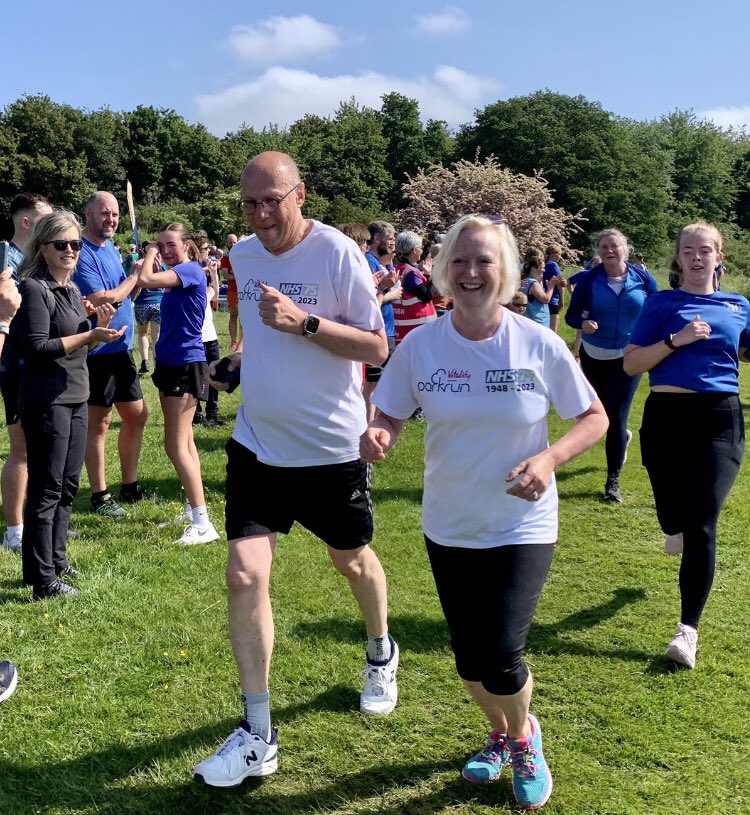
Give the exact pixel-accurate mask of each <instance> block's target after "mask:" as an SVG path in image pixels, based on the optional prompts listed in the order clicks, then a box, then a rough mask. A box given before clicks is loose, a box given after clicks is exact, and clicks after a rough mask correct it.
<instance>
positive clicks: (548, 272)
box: [542, 260, 562, 306]
mask: <svg viewBox="0 0 750 815" xmlns="http://www.w3.org/2000/svg"><path fill="white" fill-rule="evenodd" d="M561 275H562V271H561V270H560V267H559V266H558V265H557V263H555V261H554V260H548V261H547V262H546V263H545V264H544V274H543V275H542V283H544V290H545V291H547V290H548V289H549V286H548V285H547V283H548V281H550V280H552V278H553V277H559V276H561ZM549 304H550V305H551V306H559V305H560V289H558V288H557V286H555V293H554V294H553V295H552V297H551V298H550V301H549Z"/></svg>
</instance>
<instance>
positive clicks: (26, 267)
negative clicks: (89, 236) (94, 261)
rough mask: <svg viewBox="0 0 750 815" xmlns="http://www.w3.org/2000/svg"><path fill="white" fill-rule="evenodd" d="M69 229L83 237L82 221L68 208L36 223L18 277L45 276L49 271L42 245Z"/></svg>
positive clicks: (22, 278) (44, 217)
mask: <svg viewBox="0 0 750 815" xmlns="http://www.w3.org/2000/svg"><path fill="white" fill-rule="evenodd" d="M68 229H75V230H76V231H77V232H78V237H79V238H80V237H81V224H80V221H79V220H78V218H76V216H75V215H74V213H72V212H70V211H69V210H67V209H55V210H53V211H52V212H50V213H49V215H44V216H42V217H41V218H40V219H39V220H38V221H37V222H36V224H34V230H33V232H32V233H31V237H30V238H29V243H28V245H27V247H26V253H25V257H24V260H23V263H22V264H21V268H20V269H19V270H18V277H19V278H20V279H21V280H25V279H26V278H27V277H44V275H45V274H46V272H47V261H46V260H45V259H44V255H43V254H42V252H41V249H42V246H44V244H45V243H50V242H51V241H53V240H55V239H56V238H57V236H58V235H59V234H60V233H61V232H67V231H68Z"/></svg>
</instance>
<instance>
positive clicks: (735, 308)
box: [724, 303, 742, 314]
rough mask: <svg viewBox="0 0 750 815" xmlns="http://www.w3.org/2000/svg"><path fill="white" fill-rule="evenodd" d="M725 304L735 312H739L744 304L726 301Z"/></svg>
mask: <svg viewBox="0 0 750 815" xmlns="http://www.w3.org/2000/svg"><path fill="white" fill-rule="evenodd" d="M724 305H725V306H726V307H727V308H728V309H729V310H730V311H732V312H734V313H735V314H739V313H740V312H741V311H742V306H741V305H740V304H739V303H724Z"/></svg>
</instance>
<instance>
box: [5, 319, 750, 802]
mask: <svg viewBox="0 0 750 815" xmlns="http://www.w3.org/2000/svg"><path fill="white" fill-rule="evenodd" d="M220 320H221V321H222V322H221V328H222V330H223V332H224V336H223V347H226V346H227V342H226V324H225V317H224V316H222V317H221V318H220ZM748 382H749V380H748V373H747V372H743V376H742V385H743V388H744V389H746V388H747V386H748ZM144 387H145V390H146V393H147V397H148V401H149V406H150V408H151V420H150V422H149V426H148V430H147V438H146V445H145V448H144V453H143V458H142V462H143V467H142V471H143V481H144V482H145V483H146V484H147V485H148V486H150V487H152V488H153V489H155V490H156V493H157V495H156V497H155V498H154V499H152V500H149V501H146V502H144V503H143V504H141V505H139V506H137V507H136V508H135V509H134V510H133V511H132V513H131V515H130V517H128V518H127V519H126V520H124V521H122V522H119V523H118V522H115V521H110V520H105V519H100V518H98V517H95V516H92V515H90V514H88V513H87V512H86V506H87V504H88V498H89V492H88V489H87V486H86V481H85V477H84V486H83V487H82V490H81V494H80V496H79V499H78V502H77V505H76V510H77V511H76V513H75V515H74V526H75V528H76V529H77V530H78V531H79V533H80V537H79V538H78V539H77V540H76V541H74V542H72V543H71V545H70V552H71V556H72V559H73V561H74V563H75V564H76V565H77V566H79V567H80V568H81V569H82V571H83V572H84V575H85V576H84V577H83V578H82V580H81V581H80V587H81V589H82V592H83V594H82V596H81V597H80V598H79V599H77V600H73V601H67V600H63V601H48V602H44V603H34V604H32V603H30V602H28V599H29V594H30V592H29V590H28V589H26V588H24V587H22V586H21V584H20V580H19V572H20V564H19V560H18V559H17V558H16V557H15V556H12V555H10V554H8V553H0V554H2V557H0V606H1V609H0V658H5V657H9V658H12V659H14V660H15V661H16V662H17V664H18V666H19V670H20V674H21V681H20V684H19V688H18V690H17V692H16V694H15V696H14V697H13V698H12V699H11V700H9V701H8V702H7V703H5V704H3V705H2V706H0V733H2V737H1V738H0V806H1V807H2V809H3V810H4V811H5V812H8V813H13V815H26V813H34V812H45V813H56V814H57V813H60V814H61V815H62V814H63V813H65V814H66V815H67V814H68V813H159V815H164V813H178V812H179V813H244V812H253V813H280V814H282V813H283V815H291V814H292V813H302V812H313V813H337V815H349V813H387V814H388V815H412V814H414V815H427V814H428V813H429V814H430V815H432V813H466V814H468V813H472V814H473V813H490V812H503V811H508V812H512V811H516V810H517V808H516V806H515V805H514V803H513V798H512V794H511V792H510V785H509V779H505V780H501V781H500V782H499V783H498V784H495V785H492V786H491V787H489V788H479V787H476V786H473V785H470V784H467V783H465V782H464V781H463V780H462V779H461V778H460V775H459V771H460V768H461V766H462V763H463V761H464V760H465V758H466V756H467V755H468V754H469V753H470V752H472V751H473V750H475V749H476V748H477V747H478V746H479V745H480V744H481V742H482V741H483V739H484V737H485V733H486V725H485V723H484V721H483V718H482V715H481V714H480V713H479V711H478V710H477V709H476V708H475V707H474V706H473V705H472V704H471V703H470V702H469V701H468V699H467V697H466V695H465V694H464V692H463V689H462V687H461V685H460V683H459V681H458V679H457V676H456V674H455V670H454V667H453V663H452V658H451V654H450V651H449V647H448V638H447V631H446V628H445V624H444V622H443V618H442V615H441V612H440V609H439V606H438V602H437V599H436V597H435V592H434V588H433V585H432V581H431V577H430V573H429V570H428V566H427V561H426V556H425V553H424V551H423V544H422V538H421V534H420V527H419V519H420V505H419V502H420V497H421V478H422V476H421V472H422V470H421V459H422V446H421V436H422V432H423V428H422V426H421V425H420V424H418V423H409V425H408V427H407V430H406V432H405V434H404V437H403V439H402V441H401V443H400V445H399V446H398V448H397V449H396V450H394V451H393V453H392V455H391V456H390V459H389V461H388V462H386V463H385V464H383V465H381V466H379V467H377V468H376V472H375V481H374V499H375V511H376V523H377V533H376V544H375V545H376V548H377V551H378V553H379V555H380V557H381V559H382V561H383V564H384V566H385V569H386V572H387V574H388V578H389V594H390V607H391V630H392V632H393V633H394V635H395V636H396V637H397V639H398V640H399V643H400V645H401V653H402V667H401V671H400V675H399V679H400V702H399V706H398V708H397V710H396V711H395V713H394V714H393V715H392V716H390V717H388V718H384V719H375V720H373V719H367V718H364V717H362V716H360V715H359V713H358V712H357V700H358V694H359V690H360V681H361V680H360V679H359V678H358V677H357V672H358V670H359V669H360V667H361V665H362V661H363V642H364V629H363V626H362V623H361V621H360V619H359V617H358V614H357V611H356V608H355V604H354V601H353V599H352V597H351V595H350V593H349V591H348V589H347V586H346V585H345V583H344V581H343V580H342V579H340V578H339V577H337V576H336V575H335V574H334V573H333V570H332V569H331V567H330V565H329V564H328V562H327V558H326V556H325V553H324V551H323V547H322V545H321V544H320V543H319V542H318V541H316V540H315V539H314V538H313V537H312V536H311V535H309V534H308V533H306V532H305V531H304V530H302V529H300V528H297V527H295V528H294V530H293V531H292V534H290V535H289V536H288V537H287V538H284V539H282V541H281V543H280V546H279V548H278V553H277V562H276V565H275V572H274V578H273V602H274V610H275V615H276V623H277V639H276V651H275V655H274V662H273V667H272V707H273V714H274V721H275V723H276V724H277V725H278V726H279V730H280V736H279V740H280V745H281V753H280V769H279V772H278V773H277V774H276V775H274V776H271V777H270V778H268V779H266V780H264V781H262V782H253V781H249V782H247V783H246V784H245V785H244V786H243V787H242V788H240V789H238V790H227V791H220V790H212V789H208V788H205V787H201V786H198V785H196V784H195V783H194V782H193V781H192V780H191V772H190V771H191V768H192V765H193V764H194V763H195V762H196V761H198V760H200V759H202V758H203V757H205V756H206V755H207V754H208V753H209V752H211V751H212V750H213V749H214V748H215V746H216V745H217V744H218V743H219V742H220V741H221V740H222V739H223V738H224V737H225V736H226V735H227V734H228V732H229V731H230V730H231V729H232V728H233V727H234V726H235V723H236V720H237V718H238V715H239V698H238V688H237V681H236V675H235V669H234V664H233V661H232V656H231V652H230V648H229V644H228V641H227V633H226V623H225V613H226V612H225V606H226V601H225V591H224V587H223V570H224V561H225V547H224V546H222V545H221V544H216V545H209V546H203V547H179V546H175V545H174V544H173V543H172V541H173V539H174V538H175V537H176V534H175V529H171V530H158V529H157V528H156V523H157V522H158V521H160V520H164V519H168V518H170V517H172V516H173V515H175V514H176V513H177V512H178V511H179V508H180V505H181V495H180V490H179V486H178V483H177V479H176V477H175V476H174V473H173V471H172V469H171V467H170V465H169V464H168V462H167V460H166V458H165V456H164V454H163V452H162V449H161V430H162V423H161V415H160V412H159V408H158V403H157V400H156V394H155V390H154V388H153V385H152V384H151V383H150V381H144ZM644 396H645V386H644V385H642V386H641V389H640V391H639V394H638V397H637V401H636V404H635V406H634V409H633V413H632V419H631V426H632V427H633V429H634V430H637V428H638V425H639V421H640V415H641V411H642V405H643V398H644ZM237 403H238V394H235V395H233V396H231V397H226V396H222V399H221V402H220V408H221V411H222V414H223V415H224V416H225V417H226V418H230V417H231V416H232V415H233V413H234V411H235V410H236V406H237ZM550 424H551V432H552V435H553V436H556V435H557V434H559V433H560V432H562V430H563V423H562V422H560V421H559V420H557V418H555V417H552V418H551V422H550ZM230 428H231V425H228V426H227V428H225V429H221V430H216V429H214V430H203V429H199V430H198V431H197V434H196V435H197V444H198V448H199V450H200V452H201V459H202V464H203V472H204V480H205V484H206V487H207V494H208V499H209V504H210V510H211V513H212V516H213V518H214V520H215V521H217V522H221V521H222V517H223V516H222V485H223V468H224V453H223V444H224V442H225V439H226V438H227V436H228V435H229V432H230ZM110 435H111V438H109V439H108V444H109V449H110V451H111V453H112V459H111V460H112V464H111V466H110V467H109V476H110V484H111V486H113V487H119V481H118V478H119V476H118V472H117V465H116V459H115V457H114V442H115V438H114V433H112V434H110ZM674 443H675V445H677V444H690V439H680V438H675V439H674ZM3 453H4V451H3ZM603 459H604V455H603V449H602V445H601V444H599V445H597V446H596V447H595V448H594V449H593V450H592V451H590V452H589V453H587V454H586V455H584V456H582V457H581V458H580V459H578V460H577V461H575V462H573V463H572V464H571V465H569V466H568V467H566V468H564V469H563V470H562V471H561V472H560V473H559V490H560V494H561V525H560V542H559V546H558V550H557V554H556V557H555V561H554V564H553V568H552V572H551V574H550V577H549V580H548V583H547V586H546V588H545V591H544V593H543V596H542V600H541V602H540V606H539V611H538V614H537V619H536V624H535V626H534V628H533V630H532V633H531V636H530V639H529V647H528V659H529V663H530V664H531V667H532V670H533V672H534V675H535V677H536V683H537V684H536V691H535V698H534V704H533V708H534V711H535V712H536V714H537V715H538V717H539V719H540V721H541V722H542V725H543V728H544V734H545V743H546V753H547V756H548V759H549V762H550V765H551V767H552V770H553V773H554V776H555V791H554V793H553V796H552V799H551V800H550V802H549V804H548V805H547V807H546V808H545V811H546V812H549V813H554V814H555V815H561V814H562V813H564V814H565V815H588V813H592V815H593V813H596V815H614V814H615V813H618V815H619V814H620V813H628V815H630V814H631V813H632V815H641V814H642V813H649V815H657V814H658V815H667V814H669V815H671V814H672V813H698V812H701V813H725V812H732V813H746V812H750V803H749V802H748V798H749V795H748V792H747V790H748V788H749V787H750V771H748V768H747V756H748V753H749V752H750V723H749V721H750V720H749V719H748V716H747V715H746V710H747V702H748V698H750V668H749V667H748V659H747V654H748V652H749V651H750V636H749V635H748V626H747V620H748V619H749V618H750V613H749V612H750V569H749V567H748V556H747V555H748V544H747V540H746V530H747V528H748V522H749V521H750V510H749V509H748V507H750V479H748V473H747V468H745V469H743V471H742V473H741V475H740V479H739V481H738V483H737V485H736V487H735V489H734V491H733V493H732V496H731V497H730V499H729V502H728V505H727V507H726V509H725V512H724V515H723V518H722V523H721V526H720V532H719V563H718V570H717V578H716V583H715V587H714V591H713V594H712V597H711V600H710V602H709V606H708V609H707V611H706V614H705V617H704V622H703V625H702V628H701V647H700V653H699V665H698V668H697V670H695V671H692V672H688V671H681V670H674V669H673V668H672V667H671V666H670V665H669V664H668V663H667V661H665V660H664V659H663V658H662V656H661V653H662V651H663V649H664V647H665V644H666V643H667V642H668V641H669V639H670V637H671V636H672V634H673V631H674V627H675V624H676V621H677V614H678V592H677V568H678V560H677V559H676V558H670V557H668V556H666V555H665V554H664V553H663V551H662V549H661V541H662V538H661V535H660V533H659V529H658V526H657V524H656V520H655V514H654V508H653V501H652V498H651V494H650V490H649V486H648V482H647V478H646V475H645V472H644V471H643V469H642V467H641V466H640V463H639V447H638V435H637V432H636V434H635V438H634V440H633V444H632V446H631V448H630V457H629V459H628V462H627V464H626V466H625V469H624V472H623V476H622V487H623V492H624V496H625V503H624V504H622V505H621V506H611V505H605V504H603V503H602V502H601V501H600V499H599V496H600V493H601V490H602V487H603V483H604V478H605V471H604V463H603ZM675 477H676V478H680V474H679V473H675ZM248 489H249V490H250V489H252V485H251V484H248ZM217 525H221V524H220V523H217ZM475 602H476V608H477V624H478V625H481V620H482V618H483V617H484V616H485V615H487V614H491V613H493V598H492V597H477V598H476V601H475Z"/></svg>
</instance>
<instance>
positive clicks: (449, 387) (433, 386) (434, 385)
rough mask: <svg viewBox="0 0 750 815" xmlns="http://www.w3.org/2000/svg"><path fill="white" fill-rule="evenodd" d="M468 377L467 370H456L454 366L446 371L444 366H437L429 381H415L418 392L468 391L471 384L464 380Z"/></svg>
mask: <svg viewBox="0 0 750 815" xmlns="http://www.w3.org/2000/svg"><path fill="white" fill-rule="evenodd" d="M470 378H471V374H470V373H469V372H468V371H458V370H456V369H455V368H451V370H450V371H446V370H445V368H438V369H437V371H435V373H434V374H433V375H432V376H431V377H430V381H429V382H417V390H418V391H419V392H420V393H422V392H425V393H433V392H434V393H469V392H470V391H471V385H469V383H468V382H466V381H464V380H466V379H470Z"/></svg>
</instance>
